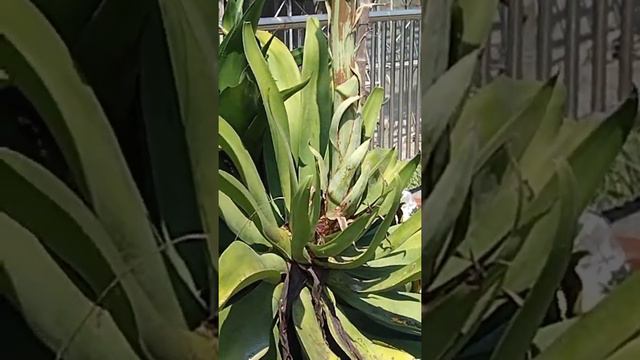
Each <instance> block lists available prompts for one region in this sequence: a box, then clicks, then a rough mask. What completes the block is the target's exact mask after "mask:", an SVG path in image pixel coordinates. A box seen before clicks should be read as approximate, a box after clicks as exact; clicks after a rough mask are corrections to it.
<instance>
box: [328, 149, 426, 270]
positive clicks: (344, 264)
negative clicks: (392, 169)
mask: <svg viewBox="0 0 640 360" xmlns="http://www.w3.org/2000/svg"><path fill="white" fill-rule="evenodd" d="M419 161H420V157H419V156H416V157H414V158H413V159H412V160H411V161H409V162H408V163H405V164H404V165H403V166H402V168H401V169H400V171H399V172H398V173H397V174H396V176H395V177H394V178H393V183H392V184H391V186H390V189H391V190H389V191H390V193H389V195H388V198H387V199H385V202H383V203H382V205H381V206H380V211H379V213H380V214H381V216H383V217H384V218H383V220H382V222H381V223H380V225H379V226H378V228H377V229H376V232H375V235H374V236H373V239H372V240H371V243H370V244H369V246H368V247H367V249H366V250H365V251H364V252H362V253H360V254H358V255H356V256H353V257H338V258H329V259H328V262H327V263H326V265H327V266H328V267H329V268H332V269H355V268H357V267H360V266H362V265H363V264H364V263H366V262H367V261H369V260H371V259H373V258H374V257H375V254H376V250H377V248H378V247H379V246H380V244H382V241H383V240H384V239H385V237H386V236H387V233H388V230H389V227H390V226H391V223H392V222H393V221H394V220H395V215H396V213H397V211H398V209H399V207H400V200H401V197H400V195H401V194H402V191H403V189H404V188H405V187H406V185H407V183H408V182H409V179H410V177H411V175H413V173H414V172H415V170H416V168H417V166H418V162H419Z"/></svg>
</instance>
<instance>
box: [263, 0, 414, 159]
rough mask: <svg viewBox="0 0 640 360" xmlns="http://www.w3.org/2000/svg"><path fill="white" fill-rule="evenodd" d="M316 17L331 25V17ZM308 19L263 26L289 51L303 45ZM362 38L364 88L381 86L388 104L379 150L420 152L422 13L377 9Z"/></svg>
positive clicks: (294, 18) (265, 20)
mask: <svg viewBox="0 0 640 360" xmlns="http://www.w3.org/2000/svg"><path fill="white" fill-rule="evenodd" d="M316 17H317V18H318V19H319V20H320V23H321V24H322V25H326V24H327V16H326V14H318V15H316ZM306 19H307V16H286V17H274V18H262V19H260V23H259V28H260V29H262V30H268V31H271V32H274V33H275V34H276V36H278V37H279V38H280V39H282V40H283V41H284V42H285V44H287V45H288V46H289V48H290V49H294V48H297V47H300V46H302V44H303V42H304V28H305V23H306ZM367 21H368V22H367V23H364V24H363V25H364V26H367V29H368V31H367V32H366V35H365V37H364V39H363V43H362V44H363V45H364V46H365V47H366V54H367V59H368V61H367V62H366V68H365V79H364V81H365V87H366V89H367V90H371V89H372V88H373V87H377V86H380V87H382V88H383V89H384V90H385V95H386V101H385V104H384V106H383V109H382V112H381V117H380V123H379V126H378V128H377V130H376V133H375V135H374V141H375V145H376V146H383V147H395V148H396V149H397V150H398V153H399V155H400V156H401V157H402V158H405V159H406V158H409V157H412V156H414V155H415V154H417V153H418V152H419V151H420V147H421V142H420V101H419V99H420V95H419V89H420V86H419V81H420V74H419V66H418V64H419V56H420V51H419V44H420V10H419V9H408V10H407V9H401V10H385V11H372V12H370V13H369V16H368V20H367Z"/></svg>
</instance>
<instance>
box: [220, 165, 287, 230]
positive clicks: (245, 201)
mask: <svg viewBox="0 0 640 360" xmlns="http://www.w3.org/2000/svg"><path fill="white" fill-rule="evenodd" d="M218 172H219V174H220V178H219V180H220V185H219V189H220V191H222V192H223V193H225V195H227V196H228V197H230V198H231V199H233V201H234V202H235V203H236V204H237V205H238V207H239V208H240V209H242V211H244V213H245V216H246V217H248V218H249V219H251V221H254V222H255V223H256V225H257V226H258V228H264V227H266V226H269V225H271V226H276V222H275V218H273V214H271V215H272V217H268V216H265V214H270V212H269V211H265V209H260V207H263V208H267V209H270V207H271V206H270V204H268V203H267V204H258V203H257V201H256V199H255V198H254V197H253V194H251V193H250V192H249V189H247V187H246V186H244V184H242V182H240V181H239V180H238V179H236V178H235V177H233V175H231V174H229V173H228V172H226V171H224V170H219V171H218Z"/></svg>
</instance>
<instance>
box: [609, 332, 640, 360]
mask: <svg viewBox="0 0 640 360" xmlns="http://www.w3.org/2000/svg"><path fill="white" fill-rule="evenodd" d="M639 357H640V338H638V337H635V338H633V339H631V340H629V342H627V343H626V344H624V346H622V347H621V348H620V349H619V350H617V351H616V352H614V353H613V355H610V356H609V357H607V360H633V359H637V358H639Z"/></svg>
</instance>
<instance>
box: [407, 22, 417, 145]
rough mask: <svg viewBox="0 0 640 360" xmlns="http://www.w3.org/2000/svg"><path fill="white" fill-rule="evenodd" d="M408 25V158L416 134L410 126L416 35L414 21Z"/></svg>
mask: <svg viewBox="0 0 640 360" xmlns="http://www.w3.org/2000/svg"><path fill="white" fill-rule="evenodd" d="M409 24H410V25H411V26H410V30H411V33H410V34H409V69H408V72H409V84H408V86H407V90H408V91H409V93H408V94H407V149H408V152H409V153H410V154H411V155H410V156H413V155H415V140H413V139H414V137H415V136H416V134H415V133H413V128H412V126H411V125H412V124H411V115H412V114H413V94H414V90H413V89H414V88H413V85H414V84H415V83H416V82H415V78H414V76H413V50H414V46H413V41H414V40H415V34H416V22H415V20H410V21H409ZM412 135H413V136H412ZM412 145H413V146H412Z"/></svg>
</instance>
